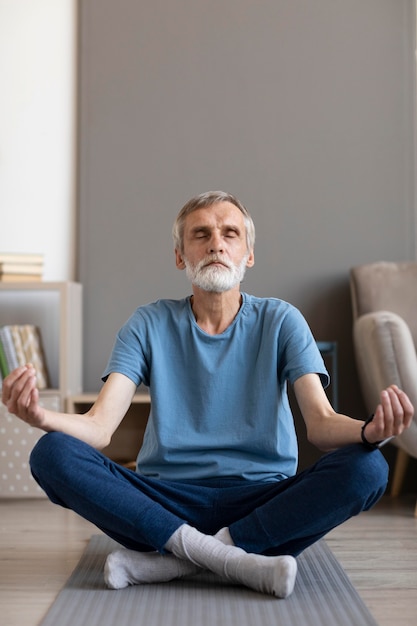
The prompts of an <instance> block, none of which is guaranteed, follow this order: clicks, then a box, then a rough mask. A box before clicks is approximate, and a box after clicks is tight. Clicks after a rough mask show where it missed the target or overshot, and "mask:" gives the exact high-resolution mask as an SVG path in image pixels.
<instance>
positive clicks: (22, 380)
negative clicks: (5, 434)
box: [2, 363, 45, 428]
mask: <svg viewBox="0 0 417 626" xmlns="http://www.w3.org/2000/svg"><path fill="white" fill-rule="evenodd" d="M2 402H3V404H4V405H5V406H6V408H7V410H8V411H9V413H13V415H16V416H17V417H19V418H20V419H22V420H23V421H24V422H26V423H27V424H29V425H30V426H35V427H37V428H42V425H43V422H44V417H45V411H44V409H43V408H42V407H41V406H40V405H39V392H38V389H37V387H36V371H35V369H34V367H33V365H31V364H30V363H29V364H27V365H23V366H22V367H18V368H17V369H15V370H13V371H12V372H10V374H9V375H8V376H6V378H5V379H4V380H3V391H2Z"/></svg>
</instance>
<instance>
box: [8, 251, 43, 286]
mask: <svg viewBox="0 0 417 626" xmlns="http://www.w3.org/2000/svg"><path fill="white" fill-rule="evenodd" d="M42 274H43V254H25V253H21V254H19V253H14V252H0V281H2V282H32V281H37V280H42Z"/></svg>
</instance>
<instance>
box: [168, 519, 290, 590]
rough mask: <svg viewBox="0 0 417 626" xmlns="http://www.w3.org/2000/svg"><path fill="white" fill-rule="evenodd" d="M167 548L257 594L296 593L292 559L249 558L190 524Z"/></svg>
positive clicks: (169, 541) (249, 555) (256, 555)
mask: <svg viewBox="0 0 417 626" xmlns="http://www.w3.org/2000/svg"><path fill="white" fill-rule="evenodd" d="M165 547H166V548H167V549H168V550H170V551H171V552H172V553H173V554H174V555H175V556H178V557H180V558H182V559H185V560H187V561H191V562H192V563H194V564H196V565H199V566H200V567H203V568H205V569H209V570H210V571H212V572H214V573H215V574H218V575H219V576H223V577H224V578H227V579H228V580H231V581H233V582H236V583H240V584H243V585H245V586H246V587H250V588H251V589H255V590H256V591H261V592H263V593H269V594H272V595H274V596H277V597H278V598H287V597H288V596H289V595H290V594H291V593H292V591H293V589H294V584H295V578H296V575H297V562H296V560H295V559H294V557H292V556H262V555H258V554H249V553H247V552H245V551H244V550H242V549H241V548H238V547H236V546H234V545H233V546H231V545H224V544H223V543H222V542H221V541H219V540H218V539H216V537H212V536H210V535H204V534H203V533H200V532H199V531H198V530H197V529H196V528H193V527H192V526H188V525H187V524H183V525H182V526H180V527H179V528H178V529H177V530H176V531H175V533H174V534H173V535H172V536H171V537H170V538H169V540H168V541H167V543H166V545H165Z"/></svg>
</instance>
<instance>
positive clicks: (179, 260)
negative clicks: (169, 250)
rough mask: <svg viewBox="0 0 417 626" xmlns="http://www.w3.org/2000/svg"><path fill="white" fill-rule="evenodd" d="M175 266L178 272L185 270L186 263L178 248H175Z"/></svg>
mask: <svg viewBox="0 0 417 626" xmlns="http://www.w3.org/2000/svg"><path fill="white" fill-rule="evenodd" d="M175 265H176V267H177V269H178V270H185V261H184V258H183V256H182V254H181V252H180V251H179V250H178V248H175Z"/></svg>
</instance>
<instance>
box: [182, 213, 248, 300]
mask: <svg viewBox="0 0 417 626" xmlns="http://www.w3.org/2000/svg"><path fill="white" fill-rule="evenodd" d="M175 255H176V264H177V267H178V268H179V269H185V270H186V272H187V276H188V278H189V279H190V280H191V282H192V284H193V285H195V286H197V287H199V288H200V289H203V290H204V291H211V292H216V293H220V292H224V291H228V290H229V289H233V288H234V287H236V286H238V285H239V284H240V282H241V281H242V279H243V277H244V274H245V271H246V268H247V267H252V265H253V264H254V256H253V250H248V248H247V242H246V227H245V221H244V217H243V214H242V212H241V211H240V210H239V209H238V208H237V207H236V206H235V205H234V204H232V203H230V202H218V203H216V204H213V205H212V206H210V207H207V208H205V209H198V210H196V211H193V212H192V213H190V214H189V215H187V217H186V218H185V225H184V252H183V254H181V253H180V252H179V251H178V250H176V251H175Z"/></svg>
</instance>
